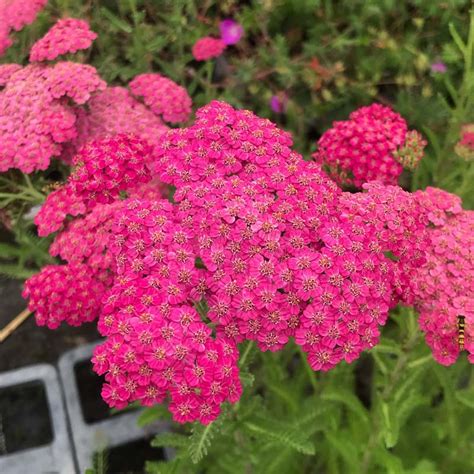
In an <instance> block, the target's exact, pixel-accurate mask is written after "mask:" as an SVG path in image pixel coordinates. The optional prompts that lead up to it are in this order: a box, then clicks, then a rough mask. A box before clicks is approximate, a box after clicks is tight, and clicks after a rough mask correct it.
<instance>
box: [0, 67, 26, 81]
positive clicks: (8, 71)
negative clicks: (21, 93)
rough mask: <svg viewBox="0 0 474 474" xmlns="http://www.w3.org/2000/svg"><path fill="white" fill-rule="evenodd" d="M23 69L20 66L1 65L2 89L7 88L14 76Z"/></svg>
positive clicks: (0, 79) (0, 78)
mask: <svg viewBox="0 0 474 474" xmlns="http://www.w3.org/2000/svg"><path fill="white" fill-rule="evenodd" d="M21 68H22V66H20V65H19V64H0V87H4V86H6V85H7V82H8V81H9V79H10V78H11V77H12V76H13V74H15V72H18V71H19V70H20V69H21Z"/></svg>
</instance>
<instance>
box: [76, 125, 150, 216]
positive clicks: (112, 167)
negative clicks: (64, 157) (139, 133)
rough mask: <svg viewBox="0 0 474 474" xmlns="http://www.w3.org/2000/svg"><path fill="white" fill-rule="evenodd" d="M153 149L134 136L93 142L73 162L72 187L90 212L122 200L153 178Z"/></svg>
mask: <svg viewBox="0 0 474 474" xmlns="http://www.w3.org/2000/svg"><path fill="white" fill-rule="evenodd" d="M150 153H151V147H150V146H149V145H148V143H146V142H145V141H143V140H141V139H139V138H138V137H135V136H133V135H126V134H120V135H115V136H113V137H106V138H102V139H99V140H93V141H91V142H89V143H88V144H86V145H84V146H83V147H82V148H81V149H80V150H79V152H78V154H77V155H76V156H75V157H74V159H73V165H74V170H73V172H72V174H71V176H70V178H69V185H70V186H71V188H72V190H73V192H74V194H75V195H76V196H77V197H78V198H80V199H81V200H82V201H83V202H84V204H85V205H86V207H87V208H88V209H92V208H93V207H94V206H95V205H96V204H99V203H101V204H106V203H110V202H113V201H115V200H117V199H119V198H120V195H121V194H120V193H123V192H127V191H132V190H135V189H138V188H139V187H140V186H141V185H142V184H143V183H147V182H149V181H150V180H151V179H152V176H151V174H150V173H149V169H148V165H147V163H148V162H149V160H150Z"/></svg>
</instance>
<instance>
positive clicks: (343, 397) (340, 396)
mask: <svg viewBox="0 0 474 474" xmlns="http://www.w3.org/2000/svg"><path fill="white" fill-rule="evenodd" d="M321 398H322V399H323V400H331V401H333V402H338V403H341V404H342V405H344V406H346V408H347V409H349V410H350V411H351V412H352V413H354V414H355V415H357V417H358V418H359V419H360V421H361V422H362V423H363V427H362V428H363V429H364V431H366V432H368V431H369V426H370V420H369V415H368V413H367V410H366V409H365V407H364V406H363V405H362V403H361V401H360V400H359V399H358V398H357V397H356V396H355V395H354V394H353V393H351V392H349V391H348V390H344V389H339V388H336V387H330V388H329V389H327V390H325V391H324V392H323V393H322V394H321Z"/></svg>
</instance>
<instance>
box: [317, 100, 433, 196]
mask: <svg viewBox="0 0 474 474" xmlns="http://www.w3.org/2000/svg"><path fill="white" fill-rule="evenodd" d="M425 145H426V142H425V141H424V140H423V139H422V138H421V135H419V134H415V135H414V134H413V133H411V134H408V136H407V124H406V122H405V120H404V119H403V118H402V117H401V116H400V115H399V114H397V113H395V112H394V111H393V110H391V109H390V108H389V107H385V106H383V105H380V104H372V105H370V106H368V107H361V108H360V109H358V110H356V111H355V112H352V113H351V115H350V116H349V120H345V121H339V122H334V123H333V126H332V128H330V129H329V130H327V131H326V132H325V133H324V134H323V135H322V136H321V138H320V139H319V141H318V151H317V152H316V153H315V154H314V155H313V157H314V158H315V160H316V161H317V162H319V163H321V164H324V165H325V166H326V168H327V170H328V172H329V174H330V175H331V177H332V178H333V179H334V180H336V182H337V183H338V184H340V185H352V186H355V187H357V188H360V187H361V186H362V184H364V183H366V182H368V181H371V180H377V181H380V182H382V183H384V184H396V183H397V180H398V176H399V175H400V174H401V172H402V165H401V164H400V163H402V164H403V165H404V166H407V167H409V168H412V167H414V166H416V164H417V163H418V161H419V160H420V159H421V156H422V151H423V148H424V146H425Z"/></svg>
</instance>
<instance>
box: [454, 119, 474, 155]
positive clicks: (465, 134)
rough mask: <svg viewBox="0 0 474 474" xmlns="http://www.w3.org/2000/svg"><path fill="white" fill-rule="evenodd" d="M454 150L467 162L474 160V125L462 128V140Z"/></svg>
mask: <svg viewBox="0 0 474 474" xmlns="http://www.w3.org/2000/svg"><path fill="white" fill-rule="evenodd" d="M454 149H455V151H456V153H457V154H458V155H459V156H460V157H461V158H464V159H465V160H466V161H472V160H474V124H472V123H469V124H466V125H463V126H462V128H461V138H460V140H459V142H458V143H456V146H455V148H454Z"/></svg>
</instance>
